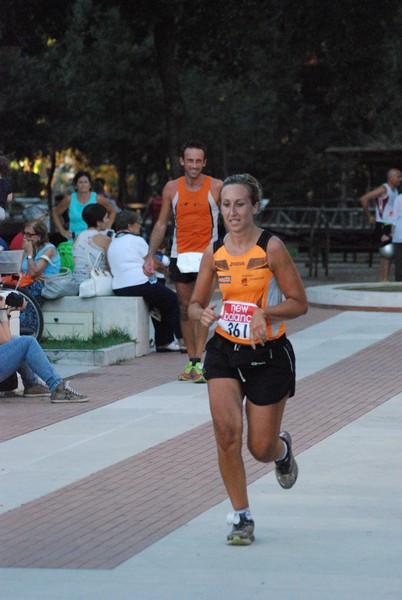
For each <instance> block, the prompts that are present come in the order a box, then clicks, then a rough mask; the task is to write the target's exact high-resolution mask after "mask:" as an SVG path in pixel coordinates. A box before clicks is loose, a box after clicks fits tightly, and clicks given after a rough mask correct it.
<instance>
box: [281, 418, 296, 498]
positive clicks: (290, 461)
mask: <svg viewBox="0 0 402 600" xmlns="http://www.w3.org/2000/svg"><path fill="white" fill-rule="evenodd" d="M279 437H280V438H281V439H282V440H283V441H284V442H285V443H286V445H287V447H288V453H287V455H286V456H285V458H284V459H283V460H278V461H275V474H276V478H277V480H278V483H279V485H280V486H281V487H283V488H285V490H288V489H290V488H291V487H293V486H294V484H295V483H296V479H297V475H298V472H299V469H298V467H297V462H296V461H295V458H294V456H293V452H292V438H291V437H290V434H289V433H288V432H287V431H285V430H283V431H281V432H280V434H279Z"/></svg>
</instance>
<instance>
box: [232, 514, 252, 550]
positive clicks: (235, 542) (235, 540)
mask: <svg viewBox="0 0 402 600" xmlns="http://www.w3.org/2000/svg"><path fill="white" fill-rule="evenodd" d="M236 516H237V520H238V523H235V520H236ZM228 525H233V527H232V531H231V532H230V533H229V535H228V537H227V540H226V543H227V544H229V545H230V546H250V544H252V543H253V542H254V540H255V537H254V521H253V520H252V519H247V518H246V517H245V516H244V515H240V516H239V515H235V514H234V513H230V514H229V515H228Z"/></svg>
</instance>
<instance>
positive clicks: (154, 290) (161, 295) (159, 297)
mask: <svg viewBox="0 0 402 600" xmlns="http://www.w3.org/2000/svg"><path fill="white" fill-rule="evenodd" d="M143 296H144V299H145V300H146V301H147V302H148V304H149V305H150V306H152V307H155V308H157V309H158V310H159V312H160V314H161V327H160V332H159V334H160V335H159V341H158V342H157V345H158V346H163V345H165V344H169V342H171V341H172V339H173V334H174V335H175V336H176V338H177V339H180V338H181V337H182V332H181V327H180V312H179V302H178V300H177V295H176V294H175V292H173V291H172V290H171V289H170V288H168V287H166V286H165V285H163V284H161V283H154V284H151V283H149V284H145V285H144V292H143ZM162 338H163V339H162Z"/></svg>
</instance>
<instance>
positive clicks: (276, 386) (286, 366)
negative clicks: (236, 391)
mask: <svg viewBox="0 0 402 600" xmlns="http://www.w3.org/2000/svg"><path fill="white" fill-rule="evenodd" d="M236 346H238V345H236V344H233V343H232V342H230V341H229V340H227V339H226V338H223V337H222V336H220V335H218V334H216V333H215V335H214V336H213V337H212V338H211V339H210V340H209V342H208V343H207V345H206V351H207V353H206V357H205V361H204V376H205V378H206V379H207V380H210V379H221V378H229V379H237V381H239V383H240V386H241V389H242V392H243V394H244V396H246V397H247V398H248V399H249V400H250V402H252V403H253V404H257V405H258V406H266V405H268V404H275V403H276V402H279V401H280V400H282V398H284V397H285V396H286V395H287V394H288V395H289V397H291V396H294V393H295V385H296V369H295V366H296V361H295V355H294V352H293V347H292V344H291V343H290V341H289V340H288V339H287V337H286V335H283V336H281V337H280V338H279V339H278V340H274V341H271V342H266V344H265V345H264V348H262V347H261V346H257V348H259V350H258V356H255V357H254V356H253V349H252V348H251V346H250V357H251V359H250V363H249V365H250V366H244V364H242V365H241V366H239V367H234V366H232V365H233V353H234V352H236V349H235V348H236ZM243 348H244V347H243ZM263 354H265V357H264V358H262V355H263Z"/></svg>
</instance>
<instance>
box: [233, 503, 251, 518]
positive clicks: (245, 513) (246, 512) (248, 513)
mask: <svg viewBox="0 0 402 600" xmlns="http://www.w3.org/2000/svg"><path fill="white" fill-rule="evenodd" d="M235 514H236V515H238V516H239V517H240V515H243V517H246V519H248V520H250V519H251V511H250V509H249V507H248V506H247V508H242V510H235Z"/></svg>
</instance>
